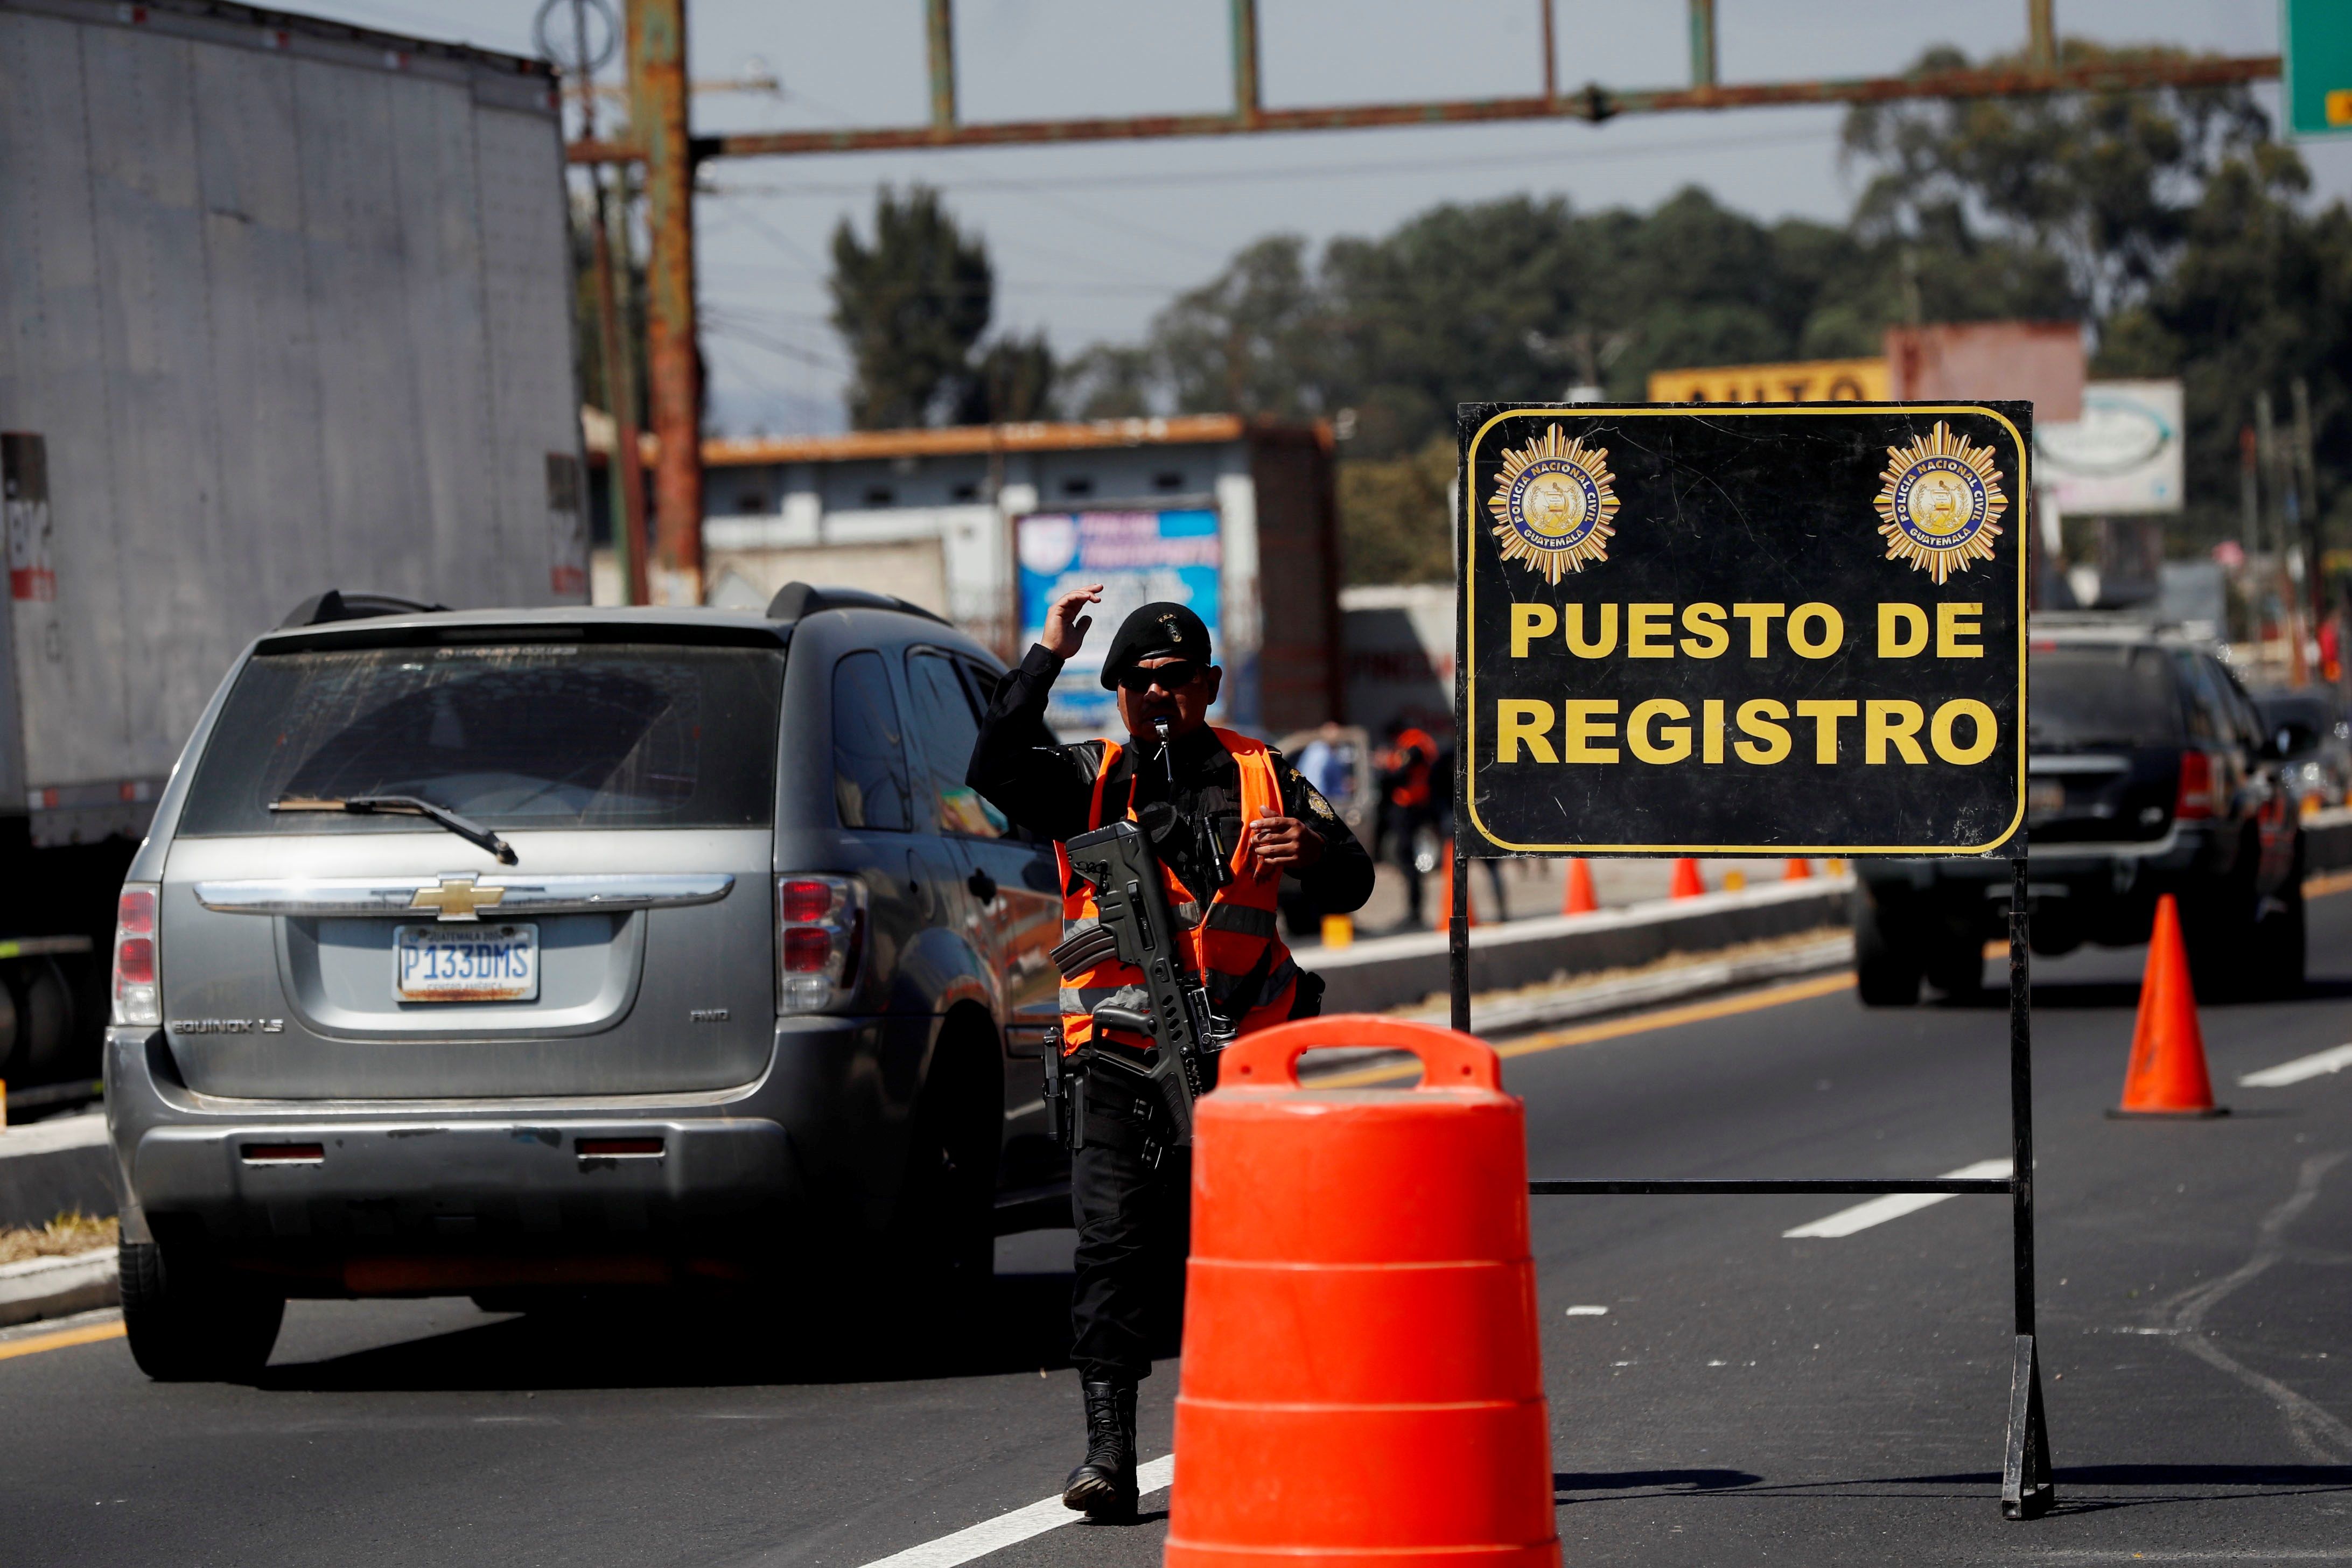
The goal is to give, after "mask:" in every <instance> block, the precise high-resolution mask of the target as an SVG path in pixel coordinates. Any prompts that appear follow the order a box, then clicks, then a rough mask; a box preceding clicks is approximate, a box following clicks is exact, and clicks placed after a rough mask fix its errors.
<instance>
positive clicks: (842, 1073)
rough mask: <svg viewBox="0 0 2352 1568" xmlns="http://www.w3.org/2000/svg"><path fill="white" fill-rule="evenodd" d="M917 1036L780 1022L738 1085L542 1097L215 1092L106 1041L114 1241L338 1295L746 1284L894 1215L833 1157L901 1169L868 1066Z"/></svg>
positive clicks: (153, 1034) (153, 1058)
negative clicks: (198, 1255)
mask: <svg viewBox="0 0 2352 1568" xmlns="http://www.w3.org/2000/svg"><path fill="white" fill-rule="evenodd" d="M926 1022H927V1021H925V1020H891V1021H886V1020H881V1019H873V1018H829V1017H814V1018H793V1019H786V1020H781V1021H780V1022H779V1024H778V1026H777V1037H776V1050H775V1054H774V1057H773V1058H772V1060H771V1062H770V1064H769V1067H768V1068H767V1070H766V1071H764V1072H763V1073H762V1074H761V1076H760V1078H759V1079H757V1080H756V1081H754V1082H752V1083H750V1084H746V1085H742V1086H740V1087H739V1088H736V1089H728V1090H723V1091H714V1092H711V1093H709V1094H694V1095H672V1096H625V1097H624V1096H614V1097H604V1098H594V1099H570V1100H552V1099H551V1100H546V1101H543V1102H539V1103H529V1102H521V1101H480V1100H453V1101H446V1102H431V1101H403V1102H363V1101H331V1102H320V1101H316V1100H285V1101H278V1100H269V1101H262V1100H225V1099H220V1098H217V1097H212V1096H205V1095H201V1094H197V1093H194V1092H193V1091H191V1090H190V1089H187V1088H186V1087H185V1086H184V1084H182V1083H180V1082H179V1081H178V1078H177V1073H176V1071H175V1069H174V1068H173V1061H172V1058H171V1053H170V1049H169V1047H168V1044H167V1042H166V1041H165V1040H164V1038H163V1035H162V1033H161V1032H160V1031H155V1030H144V1029H122V1028H117V1029H112V1030H110V1031H109V1037H108V1050H107V1089H108V1093H107V1115H108V1125H109V1129H110V1134H111V1138H112V1142H113V1146H114V1152H115V1157H116V1160H117V1161H118V1163H119V1164H120V1169H121V1179H122V1186H123V1190H124V1204H123V1225H124V1234H125V1236H126V1237H129V1238H130V1239H131V1240H153V1239H157V1238H158V1237H159V1236H160V1237H161V1238H162V1239H163V1240H165V1241H166V1242H172V1241H175V1240H180V1239H184V1240H186V1241H187V1242H189V1243H191V1244H195V1245H201V1246H203V1247H205V1249H206V1250H208V1251H212V1252H214V1253H215V1254H217V1255H219V1256H221V1257H222V1258H225V1259H226V1260H230V1261H234V1262H237V1263H240V1264H243V1265H244V1266H247V1267H249V1268H260V1269H263V1270H266V1271H269V1272H274V1273H279V1274H283V1275H286V1276H287V1277H288V1278H289V1287H290V1288H292V1289H309V1290H315V1291H320V1292H324V1293H337V1294H340V1293H344V1292H351V1293H358V1294H371V1293H378V1292H392V1291H414V1292H424V1293H429V1292H431V1291H435V1290H442V1291H446V1290H465V1289H484V1288H488V1287H491V1286H498V1285H513V1284H530V1283H557V1282H564V1281H572V1282H584V1281H593V1280H639V1281H645V1282H654V1281H658V1280H661V1279H677V1278H679V1277H681V1276H682V1275H684V1274H688V1273H709V1272H718V1273H734V1272H740V1271H741V1269H740V1265H742V1264H743V1263H744V1262H745V1261H746V1260H747V1259H753V1260H756V1259H758V1258H762V1257H772V1256H773V1254H774V1252H775V1249H776V1248H777V1247H778V1246H779V1244H780V1243H781V1242H782V1241H783V1240H784V1239H785V1238H786V1237H789V1236H792V1235H796V1234H806V1233H811V1232H823V1231H833V1230H839V1229H844V1228H847V1229H852V1230H855V1229H858V1228H870V1226H871V1225H872V1224H873V1223H874V1222H875V1220H876V1219H877V1218H878V1217H880V1216H882V1215H887V1208H888V1205H889V1203H890V1201H891V1200H892V1197H893V1195H894V1194H893V1190H892V1187H891V1186H890V1185H887V1184H885V1185H881V1186H880V1190H877V1183H876V1182H875V1181H874V1180H873V1179H872V1178H873V1177H874V1176H875V1175H876V1174H877V1172H871V1171H856V1170H844V1169H842V1168H841V1166H840V1163H839V1162H840V1160H841V1159H842V1157H843V1156H844V1155H845V1153H847V1154H850V1157H851V1158H852V1159H853V1160H854V1159H855V1158H856V1155H861V1154H862V1155H865V1156H866V1157H867V1158H869V1159H873V1160H875V1161H876V1163H877V1164H878V1165H880V1166H882V1167H883V1168H885V1169H888V1170H890V1171H891V1172H892V1173H894V1174H895V1169H896V1167H895V1165H892V1164H891V1163H890V1161H891V1158H892V1156H891V1153H890V1151H891V1149H892V1148H893V1146H894V1144H895V1145H896V1146H897V1147H898V1148H900V1149H903V1142H904V1138H903V1132H902V1131H900V1129H901V1128H902V1127H903V1123H904V1120H905V1117H904V1107H903V1106H900V1105H894V1104H893V1103H891V1100H890V1098H889V1097H887V1095H885V1094H878V1093H877V1092H876V1089H877V1083H878V1082H879V1081H880V1080H881V1079H883V1078H884V1077H886V1076H887V1075H885V1074H882V1073H880V1072H878V1071H877V1068H878V1067H879V1066H881V1065H882V1064H884V1063H887V1062H888V1061H889V1060H890V1059H891V1058H893V1057H894V1056H896V1055H898V1054H901V1051H900V1049H898V1048H895V1047H893V1045H892V1043H891V1041H892V1037H893V1036H894V1035H895V1034H908V1038H907V1039H906V1040H905V1041H904V1042H903V1045H904V1046H910V1047H915V1051H916V1055H917V1058H918V1059H919V1040H920V1038H921V1034H920V1031H921V1029H922V1027H923V1025H924V1024H925V1023H926ZM929 1022H931V1023H935V1022H936V1021H935V1020H932V1021H929ZM909 1026H912V1031H911V1032H910V1030H909ZM912 1087H913V1084H912V1077H911V1075H909V1077H908V1089H909V1091H911V1089H912ZM898 1159H903V1154H900V1155H898ZM434 1260H438V1261H434ZM302 1280H308V1281H310V1283H308V1284H302V1283H299V1281H302Z"/></svg>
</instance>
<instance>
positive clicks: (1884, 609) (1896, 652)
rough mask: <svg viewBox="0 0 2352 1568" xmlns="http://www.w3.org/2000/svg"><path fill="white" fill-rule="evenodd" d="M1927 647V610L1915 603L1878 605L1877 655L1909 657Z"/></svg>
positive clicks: (1924, 650) (1925, 649) (1883, 656)
mask: <svg viewBox="0 0 2352 1568" xmlns="http://www.w3.org/2000/svg"><path fill="white" fill-rule="evenodd" d="M1926 651H1927V611H1925V610H1923V609H1921V608H1920V607H1919V606H1918V605H1879V606H1878V657H1879V658H1911V657H1912V656H1913V655H1915V654H1918V653H1924V652H1926Z"/></svg>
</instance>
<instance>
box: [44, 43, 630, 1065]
mask: <svg viewBox="0 0 2352 1568" xmlns="http://www.w3.org/2000/svg"><path fill="white" fill-rule="evenodd" d="M555 92H556V84H555V81H554V79H553V78H552V76H551V74H550V72H549V69H548V68H547V67H546V66H545V65H543V64H541V62H539V61H537V60H527V59H519V58H513V57H510V56H505V55H494V54H489V53H486V52H485V51H483V50H480V49H474V48H467V47H458V46H452V45H444V44H436V43H426V42H421V41H418V40H416V39H413V38H404V37H393V36H391V35H388V34H383V33H375V32H371V31H368V30H366V29H363V28H356V27H350V26H342V25H341V24H338V23H332V22H324V21H318V20H314V19H311V18H307V17H301V16H289V15H287V14H285V13H283V12H277V11H257V10H252V9H249V8H247V7H246V6H243V5H235V4H230V3H227V0H145V3H143V4H141V5H116V4H113V3H112V0H0V191H5V193H6V210H7V215H8V226H7V237H6V239H5V242H0V320H5V322H6V323H7V331H8V344H7V349H6V352H5V353H0V432H5V434H0V479H5V511H6V535H7V555H8V592H7V595H6V596H5V598H0V1078H5V1079H7V1080H8V1084H9V1088H10V1089H11V1091H12V1099H16V1100H18V1102H19V1104H20V1106H21V1104H22V1101H23V1099H24V1097H23V1096H21V1095H19V1094H17V1093H16V1091H18V1090H22V1089H25V1088H26V1086H27V1085H28V1084H37V1083H42V1082H47V1081H51V1080H57V1079H67V1078H69V1077H74V1076H79V1077H80V1078H82V1079H89V1078H93V1077H95V1076H96V1073H97V1070H98V1056H99V1044H100V1031H101V1030H102V1029H103V1027H104V1024H105V1018H106V965H105V962H104V953H105V949H106V942H107V936H108V933H109V931H110V930H111V929H112V925H113V915H114V894H115V889H116V888H117V887H118V886H119V885H120V884H121V880H122V874H123V868H124V867H125V866H126V865H128V864H129V862H130V859H131V852H132V850H133V848H134V847H136V845H137V843H138V840H139V837H140V835H142V833H144V832H145V831H146V830H147V825H148V819H149V816H150V815H151V814H152V812H153V810H154V808H155V802H156V799H157V797H158V796H159V795H161V794H162V793H163V785H164V780H165V777H166V775H167V774H168V773H170V771H171V767H172V763H173V758H174V757H176V756H178V755H179V753H180V748H181V746H182V744H183V743H184V742H185V741H186V739H187V737H188V734H189V732H190V731H192V730H193V729H194V726H195V723H196V720H197V717H198V715H200V714H201V713H202V712H203V711H204V709H205V701H206V700H207V699H208V698H209V697H210V696H211V695H212V689H213V683H214V681H215V679H216V677H217V676H218V674H219V672H220V671H221V670H222V669H223V668H226V667H227V666H228V664H229V663H230V661H231V660H232V659H234V658H236V657H237V656H238V650H239V649H240V648H242V647H245V646H246V644H247V642H249V641H250V640H251V639H252V638H253V637H255V636H256V635H257V633H260V632H262V631H264V630H267V629H268V627H269V626H272V625H273V624H275V623H276V621H277V620H278V617H279V616H281V615H283V614H284V613H285V610H286V606H287V605H290V604H292V603H294V602H295V601H296V600H298V599H301V598H303V597H305V596H306V595H313V594H316V593H317V592H318V591H319V590H320V588H321V587H323V586H325V585H326V584H328V583H329V582H331V581H332V580H334V578H335V577H337V576H349V577H352V578H364V579H366V580H368V581H370V582H371V583H373V584H376V585H377V586H379V587H382V588H384V589H386V590H388V591H391V592H394V593H397V594H401V595H405V596H407V597H409V598H412V599H415V600H418V601H422V602H436V601H437V602H442V603H448V604H460V605H463V604H481V603H485V602H487V603H493V604H509V605H545V604H556V603H563V602H567V601H570V602H578V601H580V600H583V599H584V598H585V597H586V595H587V587H588V578H587V536H586V531H585V528H584V521H585V520H584V519H583V515H582V510H581V494H582V486H581V467H580V434H579V398H578V393H577V390H576V387H575V384H574V382H573V377H572V322H571V306H570V301H571V294H572V288H571V260H570V255H569V251H568V249H567V241H566V237H565V197H564V188H563V148H562V139H561V135H560V129H561V128H560V125H559V121H558V114H557V105H556V100H555Z"/></svg>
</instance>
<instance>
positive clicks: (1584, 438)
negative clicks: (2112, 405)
mask: <svg viewBox="0 0 2352 1568" xmlns="http://www.w3.org/2000/svg"><path fill="white" fill-rule="evenodd" d="M1458 427H1459V433H1460V439H1461V453H1462V476H1463V493H1462V496H1461V520H1462V537H1461V547H1462V556H1461V558H1462V560H1463V561H1464V562H1465V563H1466V570H1465V571H1464V572H1463V574H1462V576H1461V607H1460V616H1461V626H1460V635H1461V637H1462V661H1461V671H1460V675H1459V677H1458V679H1457V682H1456V709H1457V711H1456V715H1455V717H1456V721H1457V724H1458V726H1459V728H1458V731H1457V732H1458V735H1459V739H1460V744H1461V747H1462V758H1463V763H1462V765H1463V770H1464V773H1463V780H1462V783H1463V793H1464V798H1465V800H1466V802H1467V804H1468V809H1467V810H1466V811H1465V812H1464V813H1463V814H1462V817H1463V820H1462V822H1461V824H1460V826H1459V830H1460V832H1461V833H1462V835H1463V837H1464V839H1465V844H1466V845H1467V847H1469V850H1470V852H1471V853H1473V854H1520V855H1552V854H1590V853H1607V854H1620V855H1622V854H1710V855H1742V854H1752V855H1806V854H1812V855H1972V854H1984V853H1987V852H1989V851H1991V850H1993V849H1995V848H1998V847H2000V846H2002V845H2004V844H2005V843H2007V842H2008V840H2009V838H2010V837H2011V835H2012V834H2014V833H2016V832H2017V831H2018V830H2019V828H2020V826H2021V824H2022V823H2023V820H2024V814H2025V747H2024V744H2023V741H2024V737H2023V735H2022V733H2021V729H2022V725H2023V721H2024V715H2025V573H2024V570H2023V564H2022V563H2023V562H2024V559H2025V548H2024V546H2025V537H2026V536H2025V528H2026V523H2027V501H2028V498H2029V496H2030V495H2031V490H2030V489H2029V479H2028V475H2027V471H2026V462H2027V456H2028V453H2029V452H2030V450H2031V448H2032V405H2030V404H2023V403H1989V404H1969V405H1927V404H1916V405H1888V404H1874V405H1855V404H1852V403H1840V404H1832V405H1819V404H1780V405H1752V406H1744V407H1742V406H1728V407H1727V406H1726V405H1721V404H1713V405H1691V406H1679V405H1678V406H1663V405H1648V406H1640V407H1612V406H1606V405H1591V404H1580V405H1565V406H1532V407H1531V406H1528V405H1518V404H1465V405H1462V407H1461V409H1460V411H1459V426H1458Z"/></svg>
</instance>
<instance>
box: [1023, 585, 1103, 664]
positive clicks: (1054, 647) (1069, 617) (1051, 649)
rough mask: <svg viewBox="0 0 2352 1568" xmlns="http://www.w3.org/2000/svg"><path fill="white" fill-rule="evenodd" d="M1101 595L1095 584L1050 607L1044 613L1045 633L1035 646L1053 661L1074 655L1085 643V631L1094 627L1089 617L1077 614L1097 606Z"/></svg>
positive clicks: (1100, 601)
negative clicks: (1042, 649)
mask: <svg viewBox="0 0 2352 1568" xmlns="http://www.w3.org/2000/svg"><path fill="white" fill-rule="evenodd" d="M1102 595H1103V585H1102V584H1100V583H1097V584H1095V585H1094V586H1093V587H1091V588H1073V589H1072V590H1070V592H1068V593H1066V594H1065V595H1062V596H1061V597H1060V598H1058V599H1056V600H1055V601H1054V607H1053V608H1052V609H1050V610H1048V611H1046V612H1045V636H1043V637H1040V638H1038V639H1037V640H1038V646H1039V647H1043V648H1044V649H1045V651H1046V652H1047V653H1050V654H1052V655H1053V656H1054V657H1055V658H1062V659H1066V658H1070V657H1071V656H1072V655H1074V654H1076V652H1077V651H1078V649H1079V647H1082V646H1083V645H1084V644H1085V642H1086V640H1087V627H1089V626H1093V625H1094V624H1095V618H1094V617H1093V616H1087V615H1081V614H1080V613H1079V612H1080V611H1081V610H1082V609H1083V608H1084V607H1085V606H1087V605H1099V604H1101V603H1102Z"/></svg>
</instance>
